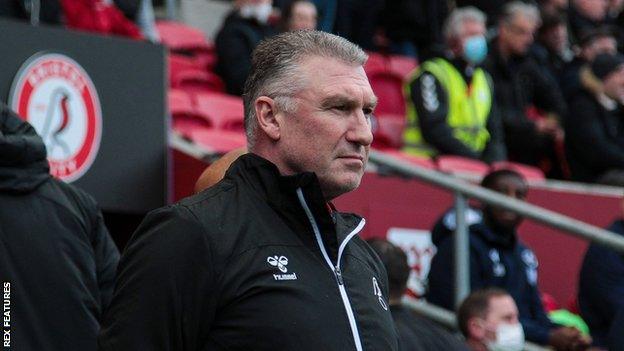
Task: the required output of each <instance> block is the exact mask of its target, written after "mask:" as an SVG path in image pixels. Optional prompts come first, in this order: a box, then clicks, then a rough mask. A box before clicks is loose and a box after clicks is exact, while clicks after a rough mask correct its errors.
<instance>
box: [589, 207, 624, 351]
mask: <svg viewBox="0 0 624 351" xmlns="http://www.w3.org/2000/svg"><path fill="white" fill-rule="evenodd" d="M607 229H608V230H609V231H611V232H614V233H616V234H619V235H622V236H624V219H622V217H620V218H619V219H617V220H615V221H614V222H613V223H612V224H611V225H610V226H609V227H608V228H607ZM578 305H579V309H580V312H581V317H583V319H584V320H585V322H587V326H588V327H589V330H590V332H591V336H592V338H593V339H594V345H595V346H599V347H607V346H608V335H609V330H610V329H611V328H612V327H615V324H616V322H615V321H616V314H617V313H618V311H620V310H621V311H623V312H624V254H622V253H621V252H618V251H616V250H613V249H610V248H608V247H605V246H602V245H599V244H591V245H589V248H588V249H587V252H586V253H585V257H584V258H583V263H582V265H581V271H580V274H579V287H578ZM620 323H621V322H620ZM619 330H621V331H624V326H622V324H620V329H619ZM620 346H621V347H624V344H620Z"/></svg>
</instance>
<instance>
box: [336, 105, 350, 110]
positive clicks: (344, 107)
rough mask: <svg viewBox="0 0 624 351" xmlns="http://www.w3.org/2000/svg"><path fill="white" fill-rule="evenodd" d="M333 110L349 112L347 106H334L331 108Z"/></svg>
mask: <svg viewBox="0 0 624 351" xmlns="http://www.w3.org/2000/svg"><path fill="white" fill-rule="evenodd" d="M333 109H334V110H338V111H347V110H349V106H347V105H336V106H334V107H333Z"/></svg>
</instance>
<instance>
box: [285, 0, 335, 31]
mask: <svg viewBox="0 0 624 351" xmlns="http://www.w3.org/2000/svg"><path fill="white" fill-rule="evenodd" d="M295 1H296V0H295ZM309 1H311V2H312V3H313V4H314V7H315V13H316V15H317V16H318V17H317V19H316V22H317V26H316V29H318V30H321V31H324V32H332V31H333V30H334V22H335V21H336V9H337V3H338V0H309ZM292 2H293V0H274V1H273V6H275V7H276V8H278V9H279V10H280V11H281V12H282V14H283V13H284V11H286V8H287V7H289V6H290V4H291V3H292Z"/></svg>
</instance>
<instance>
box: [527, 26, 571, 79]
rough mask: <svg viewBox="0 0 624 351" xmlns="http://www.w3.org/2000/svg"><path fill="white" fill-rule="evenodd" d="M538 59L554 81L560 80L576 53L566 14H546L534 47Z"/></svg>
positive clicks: (534, 54)
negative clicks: (573, 49) (572, 44)
mask: <svg viewBox="0 0 624 351" xmlns="http://www.w3.org/2000/svg"><path fill="white" fill-rule="evenodd" d="M531 51H532V54H533V56H534V57H535V59H536V61H537V62H538V63H539V64H540V65H541V66H542V67H543V68H544V69H545V70H546V72H547V73H548V74H549V75H550V79H551V80H552V81H553V82H560V81H561V79H560V78H561V75H562V74H563V70H564V67H565V65H566V64H568V63H569V62H570V61H572V59H573V57H574V53H573V52H572V50H571V49H570V43H569V41H568V24H567V19H566V17H565V15H563V14H558V15H553V16H544V17H543V21H542V25H541V26H540V28H539V30H538V32H537V42H536V43H535V45H534V46H533V47H532V50H531Z"/></svg>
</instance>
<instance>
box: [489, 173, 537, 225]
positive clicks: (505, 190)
mask: <svg viewBox="0 0 624 351" xmlns="http://www.w3.org/2000/svg"><path fill="white" fill-rule="evenodd" d="M491 190H493V191H496V192H498V193H501V194H504V195H507V196H510V197H513V198H516V199H518V200H524V199H525V198H526V195H527V192H528V186H527V184H526V182H524V181H523V180H522V179H520V178H518V177H516V176H511V175H504V176H500V177H498V178H497V179H496V180H495V181H494V184H493V185H492V188H491ZM486 212H487V213H488V215H489V217H490V219H491V220H492V221H493V222H494V224H496V225H498V226H500V227H502V228H505V229H513V228H516V227H517V226H518V225H519V224H520V222H522V216H520V215H519V214H517V213H514V212H512V211H508V210H505V209H502V208H497V207H491V206H488V207H487V208H486Z"/></svg>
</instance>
